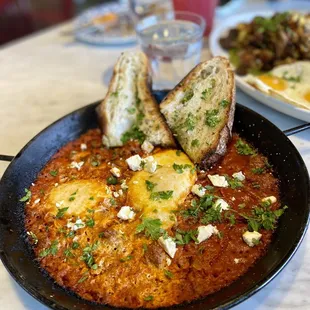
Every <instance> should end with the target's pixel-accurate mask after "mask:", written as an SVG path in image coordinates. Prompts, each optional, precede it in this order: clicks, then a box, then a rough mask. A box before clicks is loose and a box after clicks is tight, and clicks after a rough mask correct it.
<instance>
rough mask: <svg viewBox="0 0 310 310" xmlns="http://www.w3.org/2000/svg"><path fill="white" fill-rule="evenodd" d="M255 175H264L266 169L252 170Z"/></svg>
mask: <svg viewBox="0 0 310 310" xmlns="http://www.w3.org/2000/svg"><path fill="white" fill-rule="evenodd" d="M251 171H252V172H253V173H254V174H263V173H264V172H265V167H258V168H254V169H251Z"/></svg>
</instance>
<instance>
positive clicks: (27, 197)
mask: <svg viewBox="0 0 310 310" xmlns="http://www.w3.org/2000/svg"><path fill="white" fill-rule="evenodd" d="M25 193H26V195H25V196H24V197H22V198H21V199H19V201H21V202H24V201H28V200H30V198H31V191H30V190H29V189H27V188H25Z"/></svg>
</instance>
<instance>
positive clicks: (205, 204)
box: [181, 194, 222, 224]
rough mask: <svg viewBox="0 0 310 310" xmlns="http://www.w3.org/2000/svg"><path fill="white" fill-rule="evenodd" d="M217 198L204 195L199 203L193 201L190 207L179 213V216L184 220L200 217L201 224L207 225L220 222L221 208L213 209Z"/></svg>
mask: <svg viewBox="0 0 310 310" xmlns="http://www.w3.org/2000/svg"><path fill="white" fill-rule="evenodd" d="M216 198H218V197H217V196H214V195H212V194H205V195H204V196H203V197H202V198H201V199H200V200H199V201H197V200H195V199H193V200H192V201H191V207H190V208H188V209H185V210H182V211H181V215H182V216H183V217H185V218H189V217H192V218H196V219H197V218H198V216H199V215H201V220H200V221H201V223H203V224H209V223H216V222H221V221H222V218H221V208H220V206H218V207H214V200H215V199H216Z"/></svg>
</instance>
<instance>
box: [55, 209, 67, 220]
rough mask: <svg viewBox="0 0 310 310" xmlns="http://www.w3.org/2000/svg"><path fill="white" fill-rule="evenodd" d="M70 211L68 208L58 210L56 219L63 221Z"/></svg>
mask: <svg viewBox="0 0 310 310" xmlns="http://www.w3.org/2000/svg"><path fill="white" fill-rule="evenodd" d="M68 209H69V208H68V207H66V208H61V209H58V212H57V214H56V218H57V219H61V218H62V217H63V216H64V215H65V213H66V212H67V211H68Z"/></svg>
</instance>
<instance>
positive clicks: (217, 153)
mask: <svg viewBox="0 0 310 310" xmlns="http://www.w3.org/2000/svg"><path fill="white" fill-rule="evenodd" d="M160 110H161V112H162V114H164V116H165V118H166V120H167V123H168V126H169V127H170V129H171V130H172V132H173V134H174V135H175V136H176V139H177V140H178V142H179V143H180V145H181V146H182V148H183V150H184V151H185V153H186V154H187V155H188V156H189V157H190V158H191V160H192V161H193V162H194V163H197V164H199V165H200V167H201V168H203V169H205V168H207V167H209V166H210V165H212V164H213V163H215V162H216V161H217V160H218V159H219V158H220V157H221V156H223V155H224V154H225V152H226V145H227V142H228V141H229V139H230V138H231V131H232V125H233V120H234V111H235V81H234V73H233V70H232V69H231V67H230V64H229V61H228V60H227V59H226V58H224V57H215V58H213V59H211V60H209V61H206V62H202V63H200V64H199V65H197V66H196V67H195V68H194V69H193V70H192V71H191V72H190V73H189V74H188V75H187V76H186V77H185V78H184V79H183V80H182V81H181V82H180V83H179V84H178V85H177V86H176V87H175V88H174V89H173V90H172V91H170V93H169V94H168V95H167V96H166V98H165V99H164V100H163V101H162V103H161V104H160Z"/></svg>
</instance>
